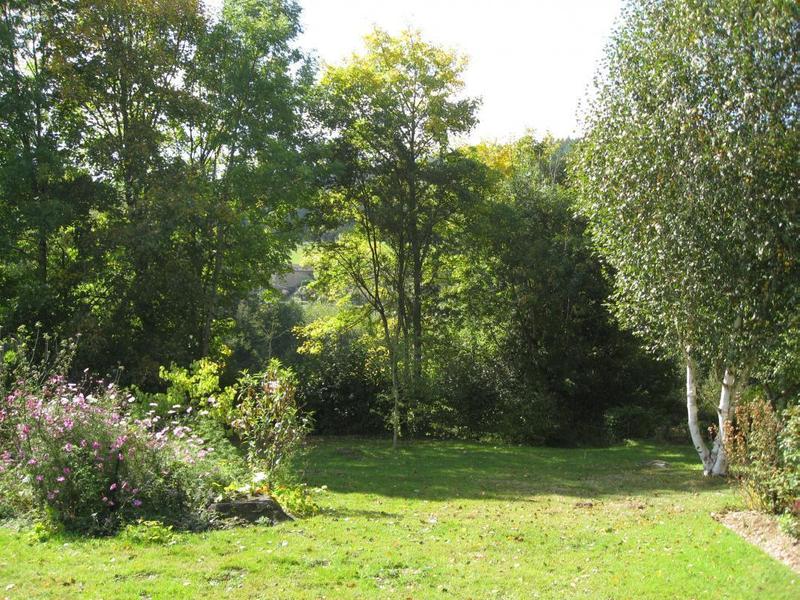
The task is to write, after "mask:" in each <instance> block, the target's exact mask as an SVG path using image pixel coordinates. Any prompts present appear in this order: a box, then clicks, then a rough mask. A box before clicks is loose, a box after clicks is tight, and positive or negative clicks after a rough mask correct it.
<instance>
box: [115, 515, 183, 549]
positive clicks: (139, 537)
mask: <svg viewBox="0 0 800 600" xmlns="http://www.w3.org/2000/svg"><path fill="white" fill-rule="evenodd" d="M122 538H123V539H124V540H126V541H127V542H129V543H131V544H135V545H137V546H167V545H171V544H174V543H175V541H176V540H175V533H174V531H173V529H172V526H171V525H164V524H163V523H162V522H160V521H145V520H143V519H139V520H138V521H136V523H130V524H128V525H127V526H126V527H125V529H124V530H123V531H122Z"/></svg>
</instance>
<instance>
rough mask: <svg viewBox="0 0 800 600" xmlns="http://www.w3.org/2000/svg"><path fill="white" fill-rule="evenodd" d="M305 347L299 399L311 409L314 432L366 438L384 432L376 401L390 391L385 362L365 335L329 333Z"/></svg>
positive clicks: (384, 425) (301, 365) (301, 366)
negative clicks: (313, 417)
mask: <svg viewBox="0 0 800 600" xmlns="http://www.w3.org/2000/svg"><path fill="white" fill-rule="evenodd" d="M314 341H315V344H314V346H313V349H314V352H310V351H308V350H307V348H308V347H309V346H308V344H306V346H304V352H305V353H304V354H303V355H302V356H303V361H302V362H301V364H300V371H299V372H300V375H301V381H300V384H299V388H298V397H299V398H300V399H301V400H302V402H303V405H304V406H306V407H308V409H309V410H310V411H313V413H314V416H315V419H314V421H315V422H314V427H315V430H316V432H317V433H320V434H323V435H326V434H332V435H353V434H359V435H370V434H378V433H383V432H384V431H386V424H385V419H384V417H383V415H382V411H381V408H382V407H380V405H379V400H378V399H379V398H380V397H381V396H382V395H383V394H384V393H385V392H387V391H388V390H389V381H388V378H387V373H386V372H385V369H384V359H383V357H382V356H380V355H379V351H378V350H377V349H376V347H375V345H374V344H371V343H370V340H369V339H368V337H367V336H361V335H357V334H355V333H353V332H334V333H332V334H330V335H326V336H322V337H317V338H315V340H314Z"/></svg>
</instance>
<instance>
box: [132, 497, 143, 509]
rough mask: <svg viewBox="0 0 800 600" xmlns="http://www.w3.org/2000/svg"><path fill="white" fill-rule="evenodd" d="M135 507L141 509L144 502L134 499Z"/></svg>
mask: <svg viewBox="0 0 800 600" xmlns="http://www.w3.org/2000/svg"><path fill="white" fill-rule="evenodd" d="M133 505H134V506H135V507H136V508H139V507H140V506H141V505H142V501H141V500H139V499H138V498H134V500H133Z"/></svg>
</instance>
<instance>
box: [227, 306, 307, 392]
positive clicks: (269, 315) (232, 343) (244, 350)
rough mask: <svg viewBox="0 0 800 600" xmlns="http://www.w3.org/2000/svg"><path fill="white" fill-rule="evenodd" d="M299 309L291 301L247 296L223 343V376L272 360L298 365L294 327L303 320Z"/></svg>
mask: <svg viewBox="0 0 800 600" xmlns="http://www.w3.org/2000/svg"><path fill="white" fill-rule="evenodd" d="M303 308H304V307H303V306H302V305H301V304H300V303H299V302H297V301H295V300H288V301H283V300H280V299H276V298H271V297H265V294H251V295H250V296H248V297H247V298H246V299H244V300H242V301H241V302H240V303H239V308H238V309H237V310H236V317H235V318H236V327H235V329H234V330H233V332H232V333H231V336H230V339H227V340H226V343H227V345H228V346H229V347H230V349H231V354H230V357H229V358H228V361H227V363H228V364H227V368H226V373H227V374H228V377H232V375H231V374H235V373H239V372H240V371H244V370H248V371H251V372H252V371H259V370H261V369H263V368H264V366H265V365H267V364H268V363H269V361H270V360H272V359H273V358H277V359H278V360H280V361H281V362H282V363H284V364H288V365H295V364H297V362H298V356H297V347H298V343H299V340H298V337H297V335H295V328H296V327H298V326H300V325H301V324H302V323H303V322H304V320H305V314H304V310H303Z"/></svg>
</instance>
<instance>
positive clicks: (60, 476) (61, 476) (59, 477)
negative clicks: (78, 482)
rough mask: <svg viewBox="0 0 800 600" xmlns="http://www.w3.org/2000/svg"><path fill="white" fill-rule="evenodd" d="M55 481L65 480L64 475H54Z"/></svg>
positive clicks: (61, 481)
mask: <svg viewBox="0 0 800 600" xmlns="http://www.w3.org/2000/svg"><path fill="white" fill-rule="evenodd" d="M56 481H57V482H58V483H63V482H64V481H66V477H64V476H63V475H59V476H58V477H56Z"/></svg>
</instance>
